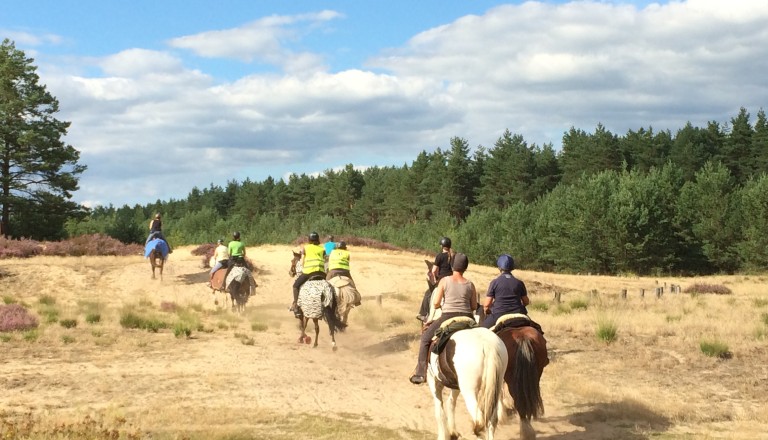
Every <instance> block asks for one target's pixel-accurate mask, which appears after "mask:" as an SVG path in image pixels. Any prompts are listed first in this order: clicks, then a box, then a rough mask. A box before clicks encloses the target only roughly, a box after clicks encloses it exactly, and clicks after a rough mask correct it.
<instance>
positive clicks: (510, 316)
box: [491, 313, 531, 330]
mask: <svg viewBox="0 0 768 440" xmlns="http://www.w3.org/2000/svg"><path fill="white" fill-rule="evenodd" d="M518 318H523V319H527V320H529V321H530V319H531V318H529V317H528V315H524V314H522V313H507V314H506V315H501V317H499V319H497V320H496V324H494V325H493V328H492V329H491V330H494V329H496V328H497V327H501V326H502V325H504V323H505V322H507V321H509V320H510V319H518Z"/></svg>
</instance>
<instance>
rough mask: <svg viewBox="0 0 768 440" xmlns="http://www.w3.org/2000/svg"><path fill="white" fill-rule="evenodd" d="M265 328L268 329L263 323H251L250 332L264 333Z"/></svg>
mask: <svg viewBox="0 0 768 440" xmlns="http://www.w3.org/2000/svg"><path fill="white" fill-rule="evenodd" d="M267 328H269V327H268V326H267V324H265V323H263V322H252V323H251V330H253V331H255V332H265V331H267Z"/></svg>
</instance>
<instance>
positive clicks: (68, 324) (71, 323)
mask: <svg viewBox="0 0 768 440" xmlns="http://www.w3.org/2000/svg"><path fill="white" fill-rule="evenodd" d="M59 325H61V326H62V327H64V328H75V327H77V319H74V318H67V319H62V320H61V321H59Z"/></svg>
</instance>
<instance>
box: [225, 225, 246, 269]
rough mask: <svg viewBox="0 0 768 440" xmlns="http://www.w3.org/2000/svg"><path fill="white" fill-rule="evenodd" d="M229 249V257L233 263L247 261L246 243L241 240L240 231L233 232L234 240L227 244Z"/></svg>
mask: <svg viewBox="0 0 768 440" xmlns="http://www.w3.org/2000/svg"><path fill="white" fill-rule="evenodd" d="M227 251H228V252H229V258H230V259H231V260H232V262H233V263H244V262H245V244H243V242H242V241H240V232H239V231H235V232H233V233H232V241H230V242H229V244H228V245H227Z"/></svg>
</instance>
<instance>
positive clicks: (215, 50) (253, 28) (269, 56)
mask: <svg viewBox="0 0 768 440" xmlns="http://www.w3.org/2000/svg"><path fill="white" fill-rule="evenodd" d="M340 17H342V15H341V14H339V13H337V12H335V11H322V12H319V13H312V14H301V15H294V16H277V15H275V16H270V17H265V18H262V19H259V20H256V21H253V22H251V23H248V24H245V25H243V26H240V27H237V28H232V29H224V30H216V31H208V32H201V33H198V34H195V35H187V36H183V37H179V38H174V39H171V40H170V41H169V42H168V43H169V45H171V46H172V47H176V48H181V49H189V50H191V51H192V52H194V53H195V54H197V55H200V56H203V57H209V58H232V59H237V60H241V61H245V62H253V61H256V62H260V63H266V64H271V65H276V66H281V67H282V68H283V69H284V70H286V71H288V72H298V71H306V70H316V69H320V68H324V66H323V64H322V63H323V59H322V57H321V56H318V55H317V54H313V53H308V52H293V51H291V50H290V49H289V45H290V44H289V43H290V42H291V41H294V40H297V39H299V38H301V36H302V34H303V33H304V32H308V31H309V30H311V29H313V28H315V27H317V26H319V25H321V24H323V23H325V22H327V21H330V20H335V19H338V18H340ZM299 25H301V26H303V28H299V27H298V26H299Z"/></svg>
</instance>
